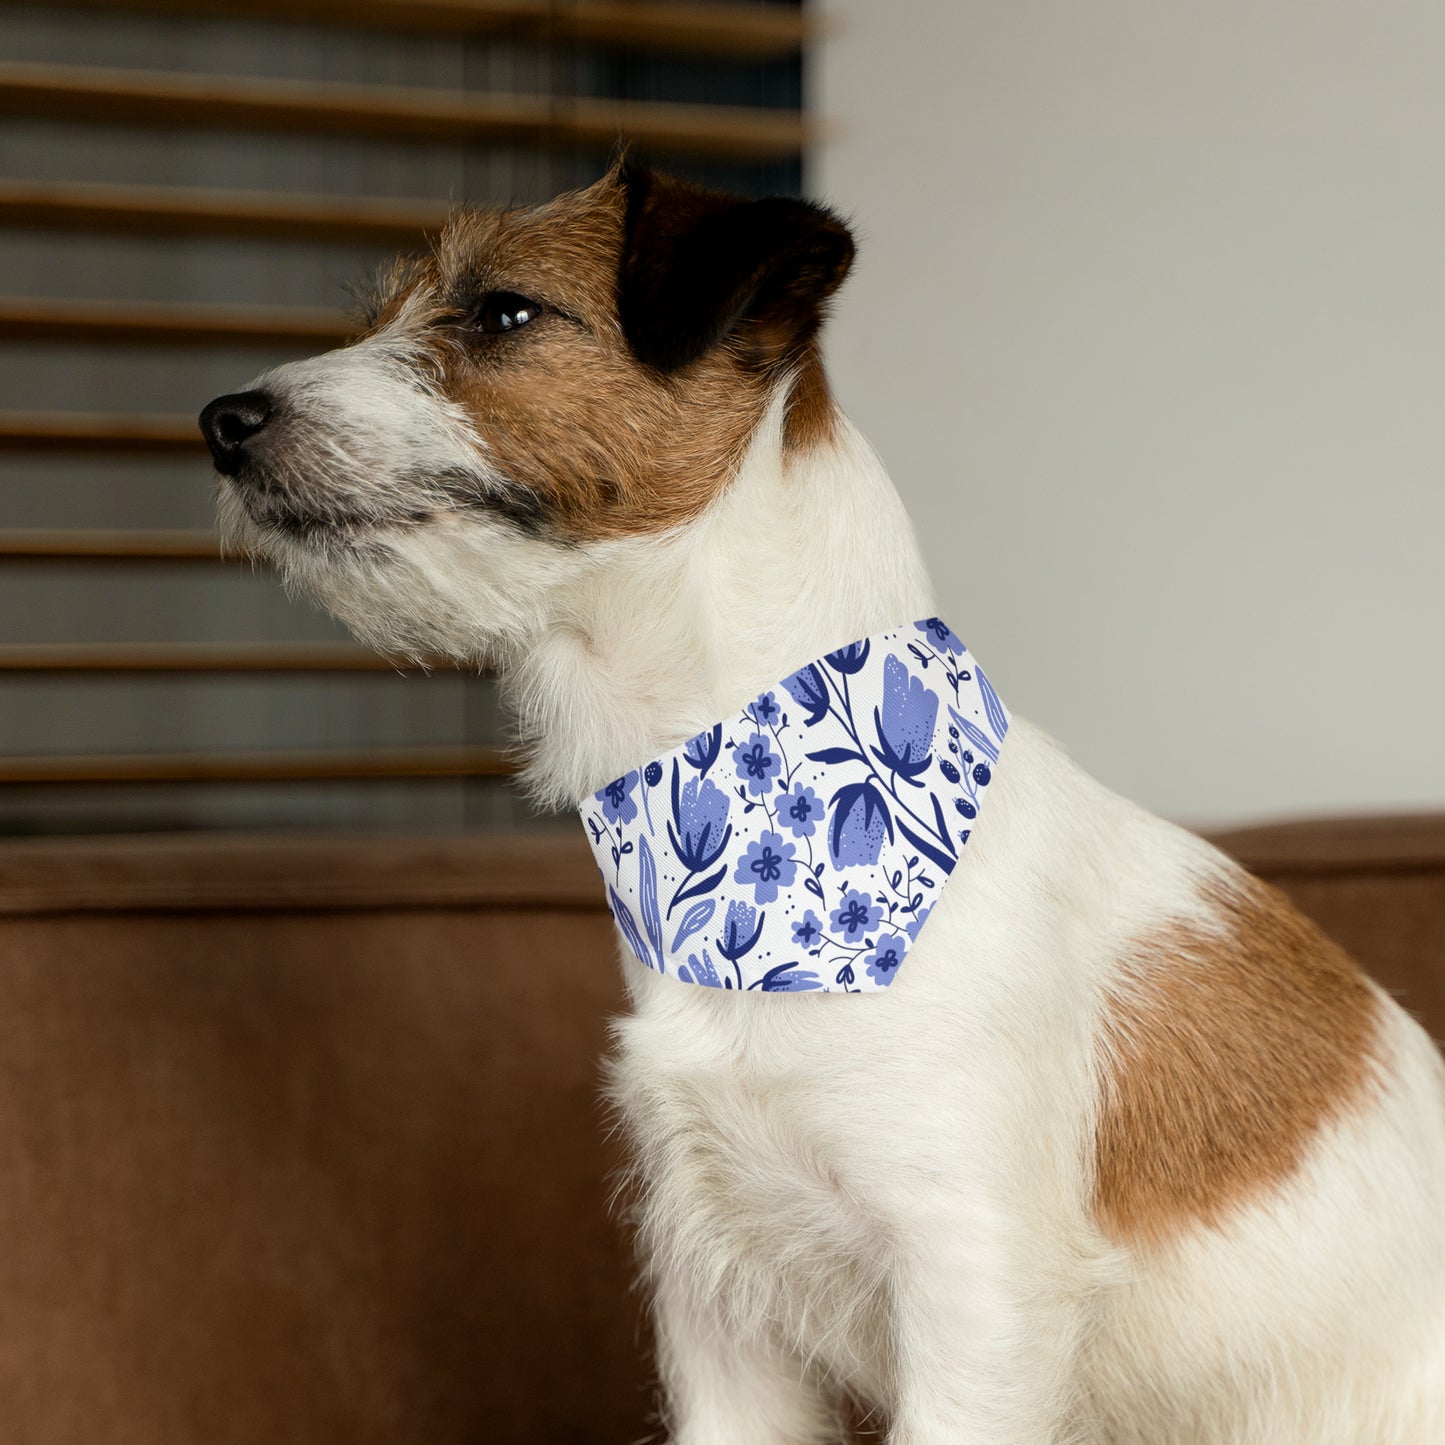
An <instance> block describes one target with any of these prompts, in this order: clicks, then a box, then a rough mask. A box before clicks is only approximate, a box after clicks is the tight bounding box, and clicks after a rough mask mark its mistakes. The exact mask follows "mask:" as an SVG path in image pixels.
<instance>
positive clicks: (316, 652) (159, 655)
mask: <svg viewBox="0 0 1445 1445" xmlns="http://www.w3.org/2000/svg"><path fill="white" fill-rule="evenodd" d="M408 670H410V669H409V666H408V664H406V663H400V662H392V661H390V660H388V659H387V658H385V657H380V656H378V655H377V654H376V653H374V652H368V651H367V650H366V649H365V648H362V647H356V646H354V645H352V644H350V643H326V642H227V643H221V642H124V643H91V642H83V643H77V642H66V643H59V642H57V643H45V642H17V643H0V673H57V672H58V673H77V672H89V673H135V672H167V673H169V672H404V671H408Z"/></svg>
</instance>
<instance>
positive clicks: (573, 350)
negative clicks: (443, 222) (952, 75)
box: [201, 162, 1445, 1445]
mask: <svg viewBox="0 0 1445 1445" xmlns="http://www.w3.org/2000/svg"><path fill="white" fill-rule="evenodd" d="M852 258H853V243H852V239H851V237H850V235H849V232H848V230H847V228H846V227H845V226H844V225H843V223H842V222H841V221H840V220H839V219H838V217H837V216H835V215H834V214H832V213H831V212H829V211H828V210H825V209H824V208H822V207H820V206H817V205H811V204H807V203H805V202H802V201H796V200H788V199H773V200H762V201H746V200H741V199H738V198H736V197H731V196H726V195H722V194H718V193H715V192H711V191H706V190H702V189H699V188H697V187H694V186H692V185H690V184H687V183H685V182H683V181H681V180H678V179H675V178H672V177H669V176H667V175H664V174H661V173H656V172H651V171H648V170H646V169H644V168H641V167H638V166H636V165H633V164H630V163H627V162H623V163H621V164H619V165H617V166H615V167H614V168H613V170H612V171H611V172H610V173H609V174H608V175H607V176H606V177H605V178H604V179H603V180H601V181H600V182H598V183H597V184H596V185H594V186H592V187H590V188H589V189H586V190H582V191H578V192H575V193H572V194H568V195H564V196H561V197H559V198H558V199H556V200H554V201H552V202H551V203H549V204H547V205H542V206H537V207H534V208H530V209H525V210H514V211H506V212H499V211H468V212H464V213H461V214H458V215H457V216H456V217H455V219H453V221H452V222H451V224H450V226H449V227H448V228H447V230H446V232H445V234H444V235H443V236H442V238H441V240H440V243H439V244H438V245H437V247H436V248H435V251H434V252H433V254H431V255H429V256H427V257H425V258H423V259H421V260H418V261H415V262H411V263H407V264H403V265H399V266H398V267H397V268H396V269H395V270H394V271H393V272H392V273H391V274H390V275H389V277H388V278H387V279H386V281H385V284H384V285H383V286H382V288H381V289H380V292H379V294H378V297H377V300H376V304H375V309H374V314H373V315H372V316H371V317H370V325H369V328H368V330H367V331H366V333H365V334H364V335H363V336H362V337H361V338H360V339H359V340H358V341H356V342H355V343H353V344H351V345H348V346H345V347H342V348H341V349H339V350H337V351H333V352H330V353H328V354H327V355H324V356H321V357H317V358H315V359H314V360H309V361H302V362H298V363H295V364H292V365H287V366H282V367H280V368H278V369H276V370H274V371H270V372H268V373H266V374H265V375H263V376H261V377H260V378H258V379H257V380H256V381H255V382H254V383H252V385H251V386H250V388H249V389H248V390H246V391H244V392H241V393H239V394H236V395H231V396H225V397H221V398H219V399H217V400H216V401H213V402H212V403H211V404H210V405H209V406H208V407H207V408H206V409H205V411H204V412H203V413H202V417H201V425H202V428H203V430H204V432H205V435H206V438H207V441H208V443H209V445H210V448H211V452H212V454H213V456H214V458H215V463H216V468H217V471H218V472H219V473H220V474H221V479H222V480H221V486H220V511H221V518H222V523H223V528H224V531H225V532H226V534H227V535H228V536H229V538H230V539H232V540H233V541H234V542H236V543H238V544H240V545H241V546H244V547H245V548H246V549H248V550H250V551H253V552H257V553H261V554H264V555H265V556H266V557H268V558H269V559H270V560H271V561H272V562H274V563H275V564H276V565H277V566H278V567H279V568H280V569H281V571H282V572H283V573H284V575H285V577H286V578H287V579H288V581H289V582H291V583H292V584H294V585H295V586H297V587H299V588H301V589H303V590H304V591H306V592H308V593H310V594H311V595H313V596H314V597H316V598H318V599H319V600H320V601H321V602H322V603H323V604H324V605H325V606H327V607H328V608H329V609H330V610H331V611H333V612H334V613H335V614H336V615H337V616H338V617H340V618H342V619H343V620H344V621H345V622H347V623H348V624H349V625H350V626H351V627H352V628H353V629H354V631H355V632H356V634H357V635H358V636H359V637H361V638H362V639H364V640H365V641H367V642H369V643H372V644H374V645H375V646H376V647H378V648H381V649H383V650H385V651H386V652H388V653H391V654H393V655H397V654H402V655H411V656H414V657H418V658H421V657H435V656H437V655H439V654H444V655H447V656H450V657H452V658H455V659H456V660H457V661H458V662H459V663H461V664H464V665H468V666H474V665H478V664H486V665H488V666H492V667H494V668H495V669H496V671H497V675H498V677H499V678H500V682H501V686H502V688H503V689H504V691H505V694H506V696H507V697H508V698H509V700H510V703H511V705H512V707H513V709H514V711H515V713H516V716H517V717H518V719H519V720H520V725H521V733H522V738H523V740H524V746H525V751H526V777H527V780H528V782H529V783H530V785H531V787H532V789H533V790H534V791H535V793H536V794H537V795H538V796H539V797H540V798H542V799H543V800H545V801H547V802H549V803H552V804H567V805H570V806H575V807H580V809H581V814H582V819H583V823H584V826H585V827H586V829H587V834H588V838H589V841H590V842H591V844H592V846H593V847H594V850H595V851H596V854H597V859H598V863H599V866H600V867H601V870H602V873H603V882H602V884H601V885H600V886H602V887H603V888H604V889H605V892H606V896H607V898H608V900H609V903H610V905H611V907H612V909H613V912H614V914H615V915H616V918H617V923H618V928H619V935H620V941H621V943H622V945H623V947H622V964H623V968H624V970H625V971H626V977H627V984H628V989H629V992H630V996H631V1004H632V1012H631V1014H630V1016H628V1017H627V1018H625V1019H624V1020H622V1021H621V1022H620V1023H619V1024H618V1025H617V1030H616V1037H617V1052H616V1059H615V1062H614V1064H613V1075H612V1079H613V1094H614V1097H615V1100H616V1103H617V1106H618V1108H619V1110H620V1112H621V1116H622V1118H623V1120H624V1122H625V1125H626V1129H627V1131H628V1134H629V1137H630V1139H631V1142H632V1146H633V1150H634V1157H635V1161H636V1171H637V1177H638V1181H639V1184H640V1192H639V1199H640V1202H639V1205H638V1222H639V1237H640V1241H641V1248H642V1253H643V1258H644V1261H645V1268H646V1273H647V1278H648V1282H649V1284H650V1287H651V1290H652V1294H653V1298H654V1301H655V1317H656V1331H657V1340H658V1347H659V1361H660V1370H661V1375H662V1382H663V1388H664V1397H665V1410H666V1418H667V1423H668V1427H669V1429H670V1432H671V1439H672V1440H673V1441H674V1442H676V1445H811V1442H824V1441H834V1440H836V1439H838V1438H839V1437H840V1432H841V1430H842V1425H841V1423H840V1421H841V1420H842V1418H843V1416H844V1413H845V1410H846V1408H848V1405H847V1402H848V1401H849V1400H852V1401H855V1402H856V1401H861V1402H863V1403H864V1405H865V1406H866V1407H868V1408H871V1409H872V1410H875V1411H876V1412H877V1418H878V1419H880V1420H882V1421H884V1422H886V1429H887V1438H888V1439H889V1441H891V1442H893V1445H1105V1442H1107V1445H1433V1442H1445V1069H1442V1063H1441V1059H1440V1057H1439V1055H1438V1054H1437V1052H1436V1050H1435V1048H1434V1046H1433V1045H1432V1043H1431V1041H1430V1040H1429V1038H1427V1037H1426V1035H1425V1034H1424V1033H1423V1032H1422V1030H1421V1029H1420V1028H1419V1027H1418V1026H1417V1025H1416V1024H1415V1023H1414V1022H1413V1021H1412V1020H1411V1019H1410V1018H1409V1017H1407V1016H1406V1014H1405V1013H1404V1012H1403V1011H1402V1010H1401V1009H1399V1008H1398V1007H1396V1006H1395V1004H1394V1003H1393V1002H1392V1001H1391V1000H1390V999H1389V998H1388V997H1386V996H1385V994H1384V993H1383V992H1382V991H1381V990H1380V989H1379V988H1377V987H1376V986H1375V985H1374V984H1372V983H1371V982H1370V981H1369V980H1367V979H1366V978H1365V977H1364V976H1363V975H1362V974H1361V973H1360V972H1359V971H1358V969H1357V968H1356V967H1355V966H1354V965H1353V964H1352V963H1351V961H1350V960H1349V959H1348V958H1346V957H1345V956H1344V955H1343V954H1342V953H1341V952H1340V950H1339V949H1338V948H1336V947H1335V946H1334V945H1333V944H1331V943H1330V942H1329V941H1328V940H1327V939H1325V938H1324V937H1322V936H1321V934H1320V933H1319V932H1318V931H1317V930H1316V929H1315V928H1314V927H1313V926H1312V925H1311V924H1310V923H1309V922H1307V921H1306V920H1305V919H1304V918H1302V917H1301V916H1300V915H1299V914H1298V913H1296V912H1295V911H1294V910H1293V909H1292V908H1291V907H1290V905H1289V904H1288V903H1287V902H1286V901H1285V900H1284V899H1283V898H1282V897H1281V896H1280V895H1279V894H1278V893H1276V892H1274V891H1273V890H1272V889H1270V888H1267V887H1265V886H1263V885H1262V884H1260V883H1258V882H1257V881H1255V880H1253V879H1252V878H1250V877H1249V876H1248V875H1246V874H1245V873H1243V872H1242V871H1241V870H1240V869H1239V868H1238V867H1236V866H1235V865H1234V864H1233V863H1232V862H1230V861H1229V860H1228V859H1227V858H1225V857H1223V856H1221V855H1220V854H1219V853H1218V852H1216V851H1215V850H1214V849H1213V848H1212V847H1210V846H1208V845H1206V844H1205V843H1203V842H1201V841H1200V840H1199V839H1198V838H1196V837H1193V836H1191V835H1190V834H1189V833H1187V832H1184V831H1182V830H1181V829H1179V828H1177V827H1173V826H1171V825H1170V824H1168V823H1165V822H1162V821H1160V820H1159V819H1157V818H1154V817H1151V816H1149V815H1148V814H1147V813H1144V812H1142V811H1141V810H1140V809H1138V808H1136V807H1134V806H1132V805H1130V804H1129V803H1127V802H1125V801H1123V800H1122V799H1120V798H1117V797H1115V796H1114V795H1112V794H1111V793H1109V792H1108V791H1106V790H1105V789H1104V788H1103V787H1101V786H1100V785H1099V784H1097V783H1095V782H1094V781H1093V780H1092V779H1090V778H1089V777H1087V776H1086V775H1085V774H1084V773H1082V772H1081V771H1080V770H1079V769H1078V768H1077V767H1075V766H1074V765H1073V763H1071V762H1070V761H1069V759H1068V758H1067V757H1066V756H1065V755H1064V754H1063V753H1062V752H1060V751H1059V749H1058V748H1057V747H1056V746H1055V745H1054V744H1053V743H1052V742H1051V741H1050V740H1049V739H1048V738H1047V737H1045V736H1043V735H1042V734H1041V733H1040V732H1038V731H1037V730H1035V729H1034V728H1032V727H1030V726H1028V725H1027V724H1026V723H1024V722H1022V721H1014V722H1013V723H1012V724H1011V725H1010V722H1009V718H1008V714H1007V711H1006V709H1005V707H1004V704H1003V702H1002V701H1001V700H1000V698H999V695H998V693H997V692H996V691H995V690H994V688H993V686H992V684H991V682H990V681H989V679H988V677H987V675H986V674H985V673H984V672H983V671H982V670H981V669H980V668H979V667H978V665H977V663H976V662H975V660H974V659H973V657H972V655H971V654H970V653H969V652H968V650H967V649H966V648H965V646H964V645H963V643H962V642H961V641H960V640H959V637H958V634H957V633H955V632H954V631H953V630H952V628H951V627H949V626H948V625H947V624H946V623H945V622H944V621H940V620H939V619H938V618H937V617H936V616H935V615H934V614H935V612H936V608H935V605H934V602H933V597H932V591H931V588H930V584H929V580H928V577H927V575H926V573H925V571H924V568H923V565H922V562H921V560H920V558H919V553H918V548H917V546H916V543H915V539H914V536H913V532H912V530H911V528H910V525H909V521H908V518H907V517H906V516H905V514H904V512H903V509H902V507H901V505H900V503H899V500H898V497H897V496H896V494H895V492H894V490H893V487H892V485H891V483H890V482H889V479H888V476H887V475H886V473H885V471H884V469H883V466H882V464H881V463H880V462H879V460H878V458H877V457H876V456H875V455H874V453H873V452H872V451H871V450H870V449H869V447H868V445H867V444H866V443H865V442H864V440H863V439H862V438H861V437H860V436H859V434H858V433H857V432H856V431H855V430H854V429H853V427H852V426H851V425H850V424H849V422H848V421H847V420H846V418H844V417H843V416H842V415H840V413H839V412H838V410H837V409H836V407H835V406H834V403H833V401H832V398H831V396H830V394H829V389H828V384H827V381H826V379H825V377H824V373H823V368H822V365H821V363H820V360H819V352H818V332H819V328H820V325H821V322H822V320H823V316H824V313H825V310H826V308H827V306H828V303H829V300H830V298H831V297H832V295H833V293H834V292H835V290H836V289H837V287H838V286H839V284H840V283H841V282H842V280H843V278H844V276H845V274H846V273H847V271H848V268H849V266H850V264H851V262H852ZM1005 734H1006V735H1007V736H1006V739H1005ZM582 963H583V961H581V960H579V966H582ZM853 996H856V997H857V999H858V1001H857V1002H856V1003H854V1002H851V1001H850V999H851V997H853Z"/></svg>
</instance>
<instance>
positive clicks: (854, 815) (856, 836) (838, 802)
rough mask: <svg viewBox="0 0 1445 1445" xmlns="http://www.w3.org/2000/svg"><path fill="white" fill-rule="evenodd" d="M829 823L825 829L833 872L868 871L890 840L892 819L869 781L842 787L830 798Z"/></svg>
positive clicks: (891, 837)
mask: <svg viewBox="0 0 1445 1445" xmlns="http://www.w3.org/2000/svg"><path fill="white" fill-rule="evenodd" d="M830 806H831V807H832V809H833V819H832V822H831V823H829V825H828V853H829V856H830V857H831V858H832V859H833V866H834V867H835V868H871V867H872V866H873V865H874V864H875V863H876V862H877V861H878V855H879V853H880V852H882V849H883V839H884V838H885V837H887V838H888V840H889V841H890V842H891V841H892V839H893V819H892V818H891V817H890V816H889V814H888V804H887V803H886V802H885V801H884V799H883V794H882V793H881V792H880V791H879V790H878V788H876V787H875V786H874V784H873V782H872V780H871V779H869V778H864V779H863V781H862V782H857V783H844V785H843V786H842V787H841V788H839V789H838V791H837V792H836V793H834V794H833V801H832V803H831V805H830Z"/></svg>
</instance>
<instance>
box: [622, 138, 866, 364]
mask: <svg viewBox="0 0 1445 1445" xmlns="http://www.w3.org/2000/svg"><path fill="white" fill-rule="evenodd" d="M618 178H619V181H620V183H621V184H622V186H623V187H624V189H625V192H626V200H627V209H626V222H625V231H624V235H623V242H622V260H621V264H620V266H619V268H618V292H617V295H618V314H619V316H620V318H621V321H622V330H623V334H624V335H625V336H626V338H627V342H628V345H629V346H631V348H632V351H633V354H634V355H635V356H636V357H637V358H638V360H639V361H642V362H645V363H646V364H647V365H648V366H652V367H655V368H656V369H657V370H658V371H663V372H669V371H676V370H678V368H679V367H683V366H686V365H687V364H688V363H689V362H692V361H696V360H697V359H698V358H699V357H700V356H702V355H704V354H705V353H706V352H708V351H710V350H711V349H712V348H713V347H714V346H717V345H718V344H719V343H720V342H722V341H723V340H724V339H726V338H728V337H731V336H736V337H737V338H738V341H739V342H740V343H741V344H742V345H743V346H744V347H745V348H746V354H748V355H749V357H750V358H751V359H753V360H754V361H757V362H759V363H763V364H773V363H776V362H786V361H789V360H791V359H792V358H794V357H795V356H797V355H799V354H800V353H801V351H802V349H803V348H804V346H805V344H806V343H807V342H808V341H809V340H810V339H811V338H812V336H813V334H814V333H815V332H816V331H817V329H818V327H819V325H820V324H821V322H822V320H823V316H824V311H825V307H826V303H827V301H828V298H829V297H830V296H831V295H832V294H833V292H834V291H836V290H837V288H838V286H839V285H840V284H841V283H842V280H843V278H844V277H845V276H846V275H847V274H848V267H849V266H850V265H851V264H852V262H853V238H852V236H851V235H850V234H849V232H848V228H847V227H846V226H845V225H844V224H843V222H842V221H840V220H839V219H838V217H837V216H835V215H834V214H833V213H832V212H831V211H829V210H826V209H825V208H824V207H822V206H815V205H813V204H811V203H810V202H808V201H795V200H789V199H787V198H785V197H773V198H771V199H769V200H764V201H746V200H741V199H739V198H738V197H736V196H729V195H724V194H723V193H721V192H719V191H707V190H703V189H702V188H701V187H699V186H694V185H691V184H689V183H688V182H687V181H682V180H679V179H677V178H676V177H675V176H668V175H663V174H661V173H658V172H653V171H649V170H646V169H644V168H641V167H636V166H633V165H630V164H628V163H626V162H624V163H623V165H622V166H621V167H620V169H619V172H618Z"/></svg>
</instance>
